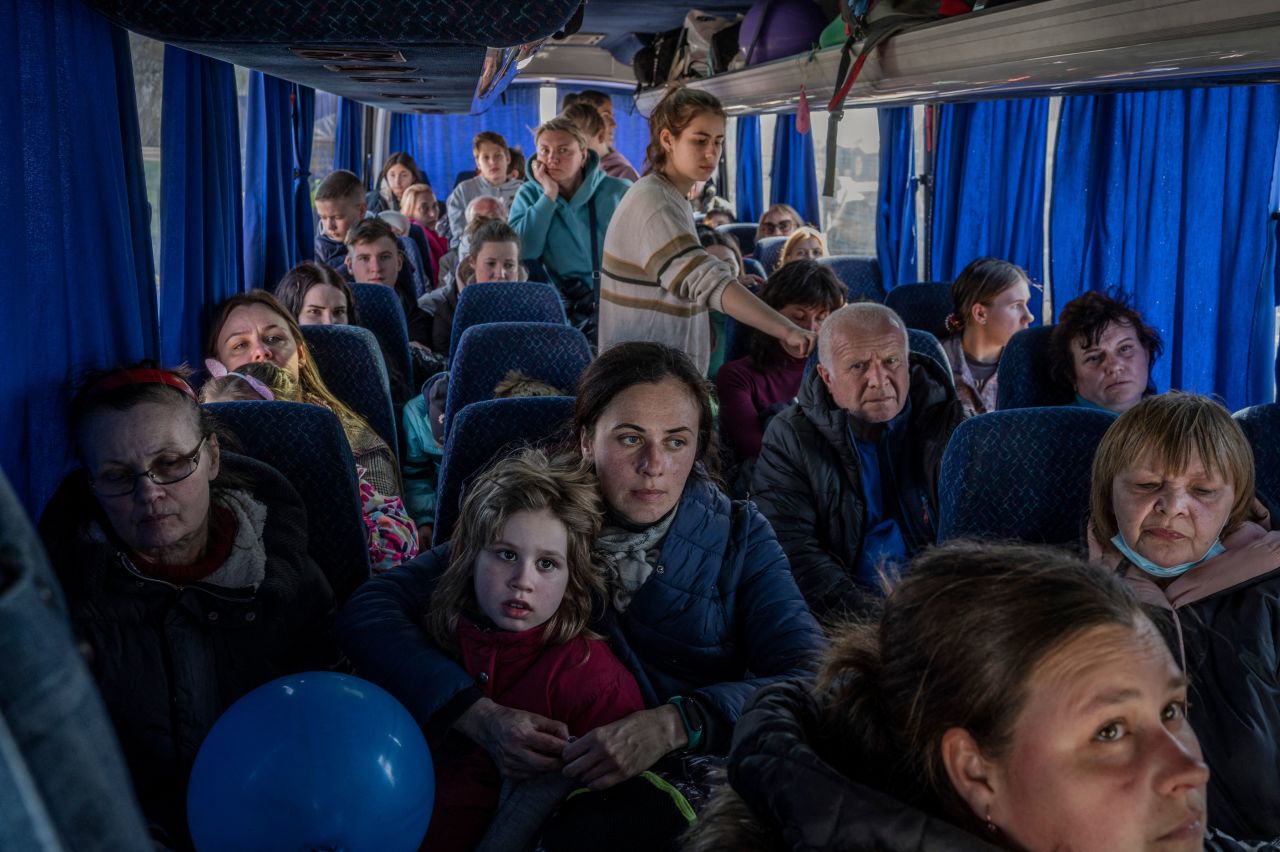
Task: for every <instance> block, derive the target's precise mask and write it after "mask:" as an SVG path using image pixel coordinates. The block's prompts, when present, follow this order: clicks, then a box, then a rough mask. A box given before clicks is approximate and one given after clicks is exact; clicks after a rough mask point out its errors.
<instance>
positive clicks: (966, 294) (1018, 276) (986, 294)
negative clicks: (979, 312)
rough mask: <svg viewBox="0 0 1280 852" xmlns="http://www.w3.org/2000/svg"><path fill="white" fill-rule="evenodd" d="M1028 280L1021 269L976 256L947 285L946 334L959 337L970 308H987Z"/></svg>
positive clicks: (1007, 263)
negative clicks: (949, 311)
mask: <svg viewBox="0 0 1280 852" xmlns="http://www.w3.org/2000/svg"><path fill="white" fill-rule="evenodd" d="M1023 281H1026V282H1027V283H1028V284H1030V282H1031V279H1030V278H1028V277H1027V273H1026V272H1025V271H1023V269H1022V267H1021V266H1017V265H1015V264H1012V263H1010V262H1009V261H1007V260H1000V259H999V258H995V257H980V258H978V259H977V260H975V261H973V262H972V263H970V264H969V265H968V266H966V267H965V268H964V269H962V270H960V274H959V275H958V276H956V280H955V281H954V282H952V284H951V305H952V312H951V313H950V314H948V315H947V331H949V332H951V333H952V334H960V333H961V332H963V331H964V328H965V326H966V325H967V324H968V323H969V321H970V320H972V319H973V306H974V305H990V304H991V303H992V302H993V301H995V299H996V297H997V296H999V295H1000V294H1001V293H1003V292H1004V291H1005V290H1008V289H1009V288H1010V287H1016V286H1018V285H1019V284H1020V283H1022V282H1023Z"/></svg>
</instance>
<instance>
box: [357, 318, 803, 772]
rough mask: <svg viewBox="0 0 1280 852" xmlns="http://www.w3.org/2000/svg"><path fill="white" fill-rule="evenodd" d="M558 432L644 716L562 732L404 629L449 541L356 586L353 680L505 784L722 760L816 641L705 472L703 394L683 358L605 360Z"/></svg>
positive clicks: (783, 576)
mask: <svg viewBox="0 0 1280 852" xmlns="http://www.w3.org/2000/svg"><path fill="white" fill-rule="evenodd" d="M573 442H574V445H575V446H576V447H578V449H579V451H580V452H581V453H582V456H583V457H584V458H586V459H587V460H589V461H590V462H591V463H592V465H593V466H594V467H595V472H596V475H597V477H598V479H599V481H600V490H601V494H602V496H603V498H604V502H605V509H606V515H605V520H604V528H603V530H602V532H601V534H600V537H599V539H598V540H597V542H596V545H595V548H594V554H593V559H594V560H595V562H596V565H597V568H598V570H599V571H600V572H601V574H602V576H604V577H605V578H606V583H607V591H608V606H607V607H604V608H602V618H601V620H600V622H599V624H598V625H596V629H597V630H598V631H599V632H601V633H603V634H605V635H607V636H608V637H609V638H610V640H611V643H612V645H613V648H614V650H615V652H616V653H617V654H618V657H619V659H621V660H622V661H623V663H624V664H626V665H627V667H628V668H629V669H631V671H632V673H633V674H635V676H636V679H637V681H638V682H639V684H640V689H641V693H642V694H643V696H644V699H645V705H646V708H647V709H645V710H642V711H640V712H638V713H633V714H631V715H630V716H627V717H626V718H624V719H622V720H620V721H618V722H615V723H612V724H609V725H604V726H601V727H599V728H596V729H595V730H594V731H591V732H589V733H587V734H586V735H585V736H580V737H578V738H577V739H576V740H574V741H573V742H569V741H567V736H568V732H567V731H566V730H565V729H564V726H563V725H561V724H559V723H555V722H552V721H551V720H549V719H546V718H543V717H540V716H537V715H534V714H530V713H524V712H520V711H517V710H513V709H509V708H506V707H502V706H500V705H498V704H495V703H494V702H492V701H490V700H488V699H486V698H483V697H481V694H480V692H479V691H478V690H477V689H476V688H475V686H474V682H473V677H474V675H473V673H470V672H468V671H466V670H464V669H462V668H460V667H459V666H458V665H457V664H456V663H454V662H452V661H451V660H450V659H449V658H448V657H447V655H445V654H444V653H442V651H441V649H440V648H439V647H437V646H436V645H434V644H433V643H431V642H430V641H429V640H428V639H427V638H426V637H424V635H423V633H422V630H421V629H420V627H419V626H418V618H419V614H420V613H421V612H422V610H423V608H424V607H425V606H426V604H427V602H428V601H429V600H430V599H431V594H432V590H433V589H434V588H435V585H436V583H437V582H438V580H439V578H440V575H441V573H442V571H443V570H444V566H445V564H446V563H447V561H448V552H449V548H448V546H447V545H445V546H442V547H438V548H436V549H435V550H433V551H431V552H430V553H428V554H424V555H423V556H420V557H418V558H417V559H415V560H413V561H412V562H409V563H407V564H405V565H403V566H401V567H400V568H399V569H397V570H396V571H393V572H391V573H389V574H386V575H384V576H382V577H378V578H375V579H373V580H371V581H370V582H369V583H367V584H365V585H364V586H362V587H361V588H360V589H359V590H358V591H357V592H356V594H355V595H354V596H353V597H352V598H351V601H350V603H349V604H348V606H347V607H346V609H345V610H344V611H343V613H342V616H341V619H340V621H341V625H340V627H339V632H340V635H341V640H340V641H341V644H342V646H343V647H344V648H345V649H346V651H347V653H348V654H349V655H350V656H351V658H352V660H353V661H354V662H355V664H356V666H357V668H358V669H359V670H360V671H361V672H362V674H363V675H364V676H365V677H368V678H369V679H371V680H373V681H374V682H376V683H378V684H380V685H382V686H383V687H385V688H386V689H388V690H389V691H390V692H391V693H392V694H393V695H395V696H396V697H397V698H398V699H399V700H400V701H401V702H402V703H403V704H404V705H405V706H406V707H407V708H409V710H410V712H412V713H413V714H414V716H415V717H416V718H417V719H418V721H419V723H420V724H422V725H423V726H424V727H426V728H427V729H428V730H432V731H445V730H449V729H452V730H454V731H458V732H460V733H461V734H463V735H465V736H467V737H469V738H470V739H471V740H473V741H474V742H476V743H479V744H480V745H483V746H484V747H485V748H486V749H487V750H488V752H489V754H490V755H491V756H492V757H493V758H494V761H495V762H496V763H497V764H498V766H499V768H500V769H501V770H502V772H503V774H504V775H506V776H508V777H528V776H532V775H536V774H538V773H542V772H555V771H563V772H564V774H566V775H568V776H570V777H572V778H574V779H576V780H577V781H578V782H579V783H583V784H586V785H587V786H589V787H591V788H592V789H596V790H599V789H604V788H606V787H611V786H613V785H615V784H618V783H619V782H621V781H623V780H626V779H629V778H633V777H635V776H636V775H638V774H639V773H641V772H642V771H644V770H646V769H648V768H649V767H651V766H653V765H654V764H655V763H656V762H657V761H658V760H659V759H660V758H662V757H663V756H665V755H667V754H669V753H671V752H676V751H684V752H693V753H710V754H724V753H725V752H726V750H727V749H728V746H729V738H730V735H731V734H732V731H733V725H734V723H735V722H736V720H737V718H738V715H739V713H740V712H741V709H742V705H743V703H744V702H745V701H746V699H747V697H748V696H749V695H750V694H751V693H753V692H754V691H755V690H756V689H758V688H759V687H760V686H762V685H764V684H766V683H771V682H773V681H776V680H780V679H783V678H786V677H797V676H801V675H803V674H805V673H806V672H807V671H808V669H809V666H810V664H811V661H812V659H813V657H814V656H815V655H816V653H817V652H818V650H819V649H820V647H821V645H822V642H823V639H822V634H821V632H820V630H819V628H818V626H817V624H816V623H815V622H814V620H813V617H812V616H811V615H810V614H809V611H808V609H807V608H806V607H805V604H804V600H803V598H802V597H801V595H800V592H799V590H798V589H797V588H796V585H795V580H793V579H792V577H791V572H790V571H789V570H788V568H787V563H786V558H785V557H784V556H783V553H782V550H781V548H779V546H778V543H777V540H776V539H775V538H774V536H773V531H772V529H771V528H770V527H769V524H768V522H767V521H766V520H765V519H764V518H763V517H762V516H761V515H760V514H759V512H758V511H757V510H756V508H755V506H754V505H752V504H750V503H743V502H731V501H730V500H729V499H728V498H727V497H726V496H725V495H724V494H723V493H722V492H721V491H720V490H719V488H717V487H716V485H715V483H714V482H713V481H712V480H711V479H709V478H708V473H707V471H706V467H705V464H706V463H707V462H709V461H710V460H711V458H712V456H713V454H714V443H715V436H714V432H713V425H712V412H711V395H710V389H709V387H708V385H707V382H706V381H705V380H704V379H703V378H702V375H701V374H700V373H699V372H698V370H697V368H696V367H694V365H693V364H692V362H690V360H689V359H688V358H687V357H686V356H685V355H684V354H682V353H680V352H677V351H676V350H674V349H671V348H670V347H666V346H662V345H660V344H655V343H626V344H620V345H618V346H615V347H613V348H611V349H609V350H608V351H606V352H605V353H603V354H602V355H601V356H600V357H599V358H597V359H596V360H595V361H594V362H593V363H592V364H591V366H590V367H589V368H588V369H587V371H586V373H584V374H583V377H582V380H581V382H580V383H579V385H578V388H577V400H576V405H575V410H574V419H573ZM391 649H394V651H391Z"/></svg>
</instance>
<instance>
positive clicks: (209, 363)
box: [204, 358, 227, 379]
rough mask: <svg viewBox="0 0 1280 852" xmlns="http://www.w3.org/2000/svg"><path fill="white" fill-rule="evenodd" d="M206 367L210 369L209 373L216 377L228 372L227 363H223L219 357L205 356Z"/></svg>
mask: <svg viewBox="0 0 1280 852" xmlns="http://www.w3.org/2000/svg"><path fill="white" fill-rule="evenodd" d="M204 368H205V369H206V370H208V371H209V375H211V376H213V377H214V378H215V379H218V378H221V377H223V376H225V375H226V374H227V365H226V364H223V363H222V362H221V361H219V360H218V359H217V358H205V359H204Z"/></svg>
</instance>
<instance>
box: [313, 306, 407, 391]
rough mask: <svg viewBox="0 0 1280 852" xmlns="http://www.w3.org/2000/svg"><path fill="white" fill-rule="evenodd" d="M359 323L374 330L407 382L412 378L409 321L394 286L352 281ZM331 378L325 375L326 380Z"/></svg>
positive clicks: (390, 361)
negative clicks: (392, 287)
mask: <svg viewBox="0 0 1280 852" xmlns="http://www.w3.org/2000/svg"><path fill="white" fill-rule="evenodd" d="M351 290H352V292H353V293H354V295H355V298H356V311H357V314H358V315H359V317H360V326H361V327H362V328H367V329H369V330H370V331H372V332H373V336H374V337H376V338H378V346H379V347H381V349H382V354H383V356H384V358H385V359H386V363H387V367H388V368H391V369H393V370H395V371H396V372H397V373H398V374H399V375H400V376H401V377H402V378H403V379H404V381H406V382H411V381H412V380H413V355H412V354H411V353H410V351H409V324H408V322H407V320H406V319H405V316H404V308H403V307H401V306H400V297H399V296H397V295H396V292H395V290H393V289H391V288H390V287H384V286H382V285H381V284H352V285H351ZM327 380H328V379H327V378H326V381H327Z"/></svg>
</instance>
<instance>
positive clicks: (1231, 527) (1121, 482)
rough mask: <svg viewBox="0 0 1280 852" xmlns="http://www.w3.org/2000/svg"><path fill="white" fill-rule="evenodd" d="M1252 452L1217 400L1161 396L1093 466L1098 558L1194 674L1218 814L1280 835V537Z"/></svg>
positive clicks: (1194, 714) (1256, 831)
mask: <svg viewBox="0 0 1280 852" xmlns="http://www.w3.org/2000/svg"><path fill="white" fill-rule="evenodd" d="M1259 510H1260V504H1259V503H1257V501H1256V499H1255V494H1254V462H1253V451H1252V449H1251V448H1250V446H1249V441H1248V439H1246V438H1245V435H1244V432H1243V430H1241V428H1240V425H1239V424H1238V423H1236V421H1235V420H1234V419H1233V418H1232V417H1231V415H1230V414H1228V413H1227V411H1226V409H1224V408H1223V407H1222V406H1221V405H1219V404H1218V403H1217V402H1215V401H1214V400H1212V399H1209V398H1208V397H1204V396H1198V395H1196V394H1190V393H1182V392H1178V391H1170V392H1169V393H1165V394H1160V395H1158V396H1151V397H1148V398H1147V399H1144V400H1142V401H1141V402H1139V403H1138V404H1137V405H1135V406H1133V407H1132V408H1130V409H1129V410H1128V411H1126V412H1125V413H1123V414H1121V415H1120V416H1119V418H1117V419H1116V421H1115V423H1114V424H1112V426H1111V428H1110V429H1108V430H1107V433H1106V434H1105V435H1104V436H1103V438H1102V443H1101V444H1099V445H1098V452H1097V454H1096V455H1095V456H1094V460H1093V477H1092V488H1091V499H1090V517H1089V554H1090V556H1091V557H1092V558H1093V559H1094V560H1096V561H1098V562H1100V563H1101V564H1102V565H1104V566H1106V567H1108V568H1111V569H1113V570H1115V571H1116V572H1117V573H1118V574H1120V576H1122V577H1123V578H1124V580H1125V581H1126V582H1127V583H1128V584H1129V585H1130V586H1131V587H1132V588H1133V589H1134V591H1136V592H1137V594H1138V597H1139V598H1141V599H1142V600H1143V601H1144V602H1145V603H1146V604H1147V605H1148V607H1149V609H1150V611H1151V613H1152V614H1153V617H1154V618H1155V619H1156V620H1157V623H1158V624H1160V625H1161V626H1162V627H1163V628H1164V630H1165V639H1166V640H1167V641H1168V643H1169V645H1170V646H1171V647H1172V648H1173V653H1174V656H1175V657H1176V658H1178V659H1179V660H1181V661H1182V665H1183V668H1184V669H1186V673H1187V677H1188V678H1189V679H1190V681H1191V707H1192V709H1191V712H1190V719H1191V725H1192V727H1193V728H1195V731H1196V734H1197V735H1198V736H1199V737H1200V742H1201V744H1202V745H1203V746H1204V753H1205V758H1206V759H1207V760H1208V762H1209V765H1210V766H1211V767H1212V768H1213V777H1212V778H1211V779H1210V781H1209V789H1210V796H1209V822H1210V824H1211V825H1214V826H1215V827H1218V828H1221V829H1223V830H1224V831H1226V832H1228V833H1229V834H1232V835H1234V836H1236V837H1239V838H1241V839H1252V840H1263V839H1274V838H1276V837H1280V786H1278V785H1277V784H1276V783H1274V781H1263V780H1262V779H1265V778H1270V779H1276V778H1280V662H1277V656H1276V653H1277V648H1278V647H1280V532H1275V531H1268V529H1267V527H1266V526H1265V525H1263V524H1260V523H1259V522H1258V516H1259V514H1260V512H1259Z"/></svg>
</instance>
